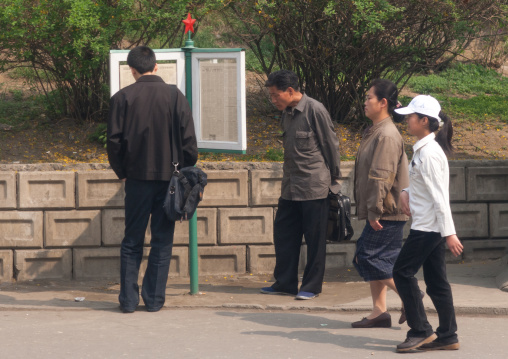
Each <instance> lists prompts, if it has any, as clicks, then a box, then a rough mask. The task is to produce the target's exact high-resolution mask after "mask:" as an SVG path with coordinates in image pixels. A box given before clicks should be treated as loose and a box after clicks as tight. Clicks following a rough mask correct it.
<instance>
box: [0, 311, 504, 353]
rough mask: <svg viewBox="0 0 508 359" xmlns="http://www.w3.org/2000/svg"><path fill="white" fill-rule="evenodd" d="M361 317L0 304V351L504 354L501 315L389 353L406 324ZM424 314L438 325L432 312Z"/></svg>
mask: <svg viewBox="0 0 508 359" xmlns="http://www.w3.org/2000/svg"><path fill="white" fill-rule="evenodd" d="M394 314H395V313H394ZM361 316H362V313H352V314H351V313H348V314H341V313H331V312H317V313H316V312H312V313H310V312H309V313H307V312H301V311H300V312H269V311H258V312H254V311H225V310H207V309H197V310H182V309H164V310H162V311H160V312H158V313H148V312H144V311H137V312H135V313H133V314H122V313H120V312H119V311H117V310H116V309H115V310H103V311H100V310H99V311H98V310H83V311H64V310H1V311H0V358H2V359H4V358H9V359H10V358H23V359H24V358H52V359H53V358H54V359H58V358H66V359H69V358H70V359H79V358H291V359H297V358H318V359H325V358H334V359H337V358H348V359H350V358H396V357H398V356H410V357H411V358H412V359H417V358H433V359H434V358H450V359H451V358H461V359H464V358H474V359H478V358H480V359H485V358H499V359H505V358H507V357H508V317H506V316H500V317H480V316H477V317H466V316H459V317H458V327H459V339H460V342H461V349H460V350H458V351H453V352H427V353H422V352H416V353H411V354H397V353H395V346H396V345H397V344H398V343H400V342H402V341H403V340H404V338H405V334H406V330H407V326H406V325H403V326H399V325H396V326H394V327H393V328H390V329H352V328H351V327H350V323H351V322H352V321H355V320H358V319H361ZM397 318H398V317H397ZM397 318H395V317H394V318H393V319H397ZM429 320H430V322H431V324H433V325H436V324H437V317H435V316H430V317H429ZM394 322H395V320H394Z"/></svg>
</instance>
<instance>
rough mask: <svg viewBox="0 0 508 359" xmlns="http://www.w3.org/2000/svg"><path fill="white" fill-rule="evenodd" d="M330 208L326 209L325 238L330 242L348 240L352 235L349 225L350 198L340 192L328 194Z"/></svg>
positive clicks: (352, 231)
mask: <svg viewBox="0 0 508 359" xmlns="http://www.w3.org/2000/svg"><path fill="white" fill-rule="evenodd" d="M328 201H329V204H330V210H329V211H328V227H327V231H326V240H328V241H332V242H343V241H349V240H350V239H351V237H353V235H354V233H355V232H354V230H353V226H352V225H351V200H350V199H349V197H348V196H345V195H343V194H342V193H340V192H339V193H337V194H335V193H332V192H330V193H329V194H328Z"/></svg>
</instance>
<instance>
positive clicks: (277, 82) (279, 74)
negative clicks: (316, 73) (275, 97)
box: [265, 70, 300, 91]
mask: <svg viewBox="0 0 508 359" xmlns="http://www.w3.org/2000/svg"><path fill="white" fill-rule="evenodd" d="M272 86H275V87H277V89H278V90H281V91H286V90H287V89H288V87H291V88H293V90H295V91H300V86H299V85H298V76H296V74H295V73H294V72H293V71H289V70H279V71H275V72H272V73H271V74H270V75H269V76H268V80H266V82H265V87H272Z"/></svg>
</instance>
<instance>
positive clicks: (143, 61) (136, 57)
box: [127, 46, 156, 75]
mask: <svg viewBox="0 0 508 359" xmlns="http://www.w3.org/2000/svg"><path fill="white" fill-rule="evenodd" d="M155 63H156V60H155V53H154V52H153V50H152V49H151V48H149V47H148V46H138V47H135V48H133V49H132V50H131V51H130V52H129V55H127V64H128V65H129V66H130V67H132V68H134V69H136V71H137V72H139V73H140V74H141V75H143V74H146V73H147V72H152V71H153V70H154V69H155Z"/></svg>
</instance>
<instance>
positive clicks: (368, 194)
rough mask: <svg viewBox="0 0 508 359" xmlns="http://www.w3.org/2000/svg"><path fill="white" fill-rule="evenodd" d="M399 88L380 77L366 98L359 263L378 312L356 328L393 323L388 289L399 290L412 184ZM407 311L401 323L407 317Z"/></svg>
mask: <svg viewBox="0 0 508 359" xmlns="http://www.w3.org/2000/svg"><path fill="white" fill-rule="evenodd" d="M397 96H398V91H397V87H396V86H395V84H394V83H392V82H391V81H388V80H381V79H378V80H375V81H374V82H372V84H371V86H370V90H369V92H368V93H367V99H366V100H365V115H366V116H367V117H368V118H369V119H370V120H371V121H372V126H370V127H369V128H367V130H366V131H365V133H364V135H363V139H362V142H361V144H360V148H359V149H358V153H357V156H356V163H355V203H356V208H357V215H358V219H359V220H362V219H365V220H366V224H365V228H364V229H363V232H362V234H361V236H360V238H359V239H358V241H357V245H356V253H355V256H354V260H353V264H354V266H355V268H356V269H357V271H358V273H359V274H360V275H361V276H362V278H363V279H364V280H365V281H366V282H369V284H370V290H371V294H372V302H373V310H372V312H371V313H370V314H369V315H368V316H367V317H366V318H363V319H362V320H360V321H358V322H354V323H352V327H353V328H374V327H385V328H387V327H391V325H392V321H391V316H390V314H389V313H388V312H387V311H386V292H387V288H390V289H392V290H394V291H396V288H395V284H394V282H393V274H392V272H393V265H394V263H395V260H396V259H397V256H398V255H399V252H400V249H401V247H402V237H403V228H404V225H405V223H406V221H407V219H408V217H407V216H406V215H405V214H404V213H403V212H402V210H401V208H400V205H399V196H400V193H401V190H402V189H403V188H406V187H407V186H408V184H409V178H408V161H407V156H406V153H405V152H404V142H403V140H402V136H401V135H400V133H399V131H398V130H397V127H395V125H394V123H393V121H394V118H396V119H399V118H400V120H403V117H402V116H398V115H394V112H393V110H394V109H395V108H396V107H397V106H398V101H397ZM404 317H405V316H404V313H403V315H402V317H401V319H400V320H399V323H403V322H404V321H405V318H404Z"/></svg>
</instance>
